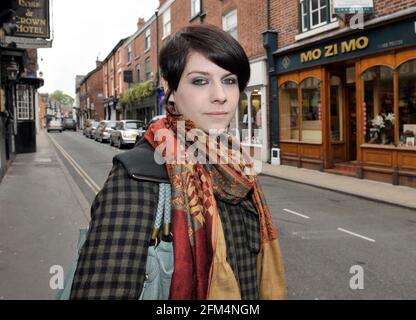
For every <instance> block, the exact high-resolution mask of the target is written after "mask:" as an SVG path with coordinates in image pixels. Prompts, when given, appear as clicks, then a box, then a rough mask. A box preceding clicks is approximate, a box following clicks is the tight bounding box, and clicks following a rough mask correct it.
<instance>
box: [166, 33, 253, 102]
mask: <svg viewBox="0 0 416 320" xmlns="http://www.w3.org/2000/svg"><path fill="white" fill-rule="evenodd" d="M191 51H196V52H198V53H200V54H202V55H203V56H205V57H206V58H207V59H208V60H210V61H212V62H213V63H215V64H216V65H218V66H219V67H221V68H223V69H225V70H227V71H229V72H231V73H232V74H235V75H236V76H237V78H238V87H239V89H240V92H243V91H244V89H245V88H246V86H247V83H248V81H249V80H250V62H249V61H248V58H247V55H246V53H245V52H244V49H243V48H242V47H241V45H240V44H239V43H238V41H237V40H235V39H234V38H233V37H232V36H231V35H230V34H228V33H227V32H225V31H223V30H221V29H219V28H217V27H216V26H213V25H198V26H187V27H184V28H182V29H181V30H179V31H177V32H176V33H174V34H173V35H172V36H171V37H170V38H169V39H168V40H167V42H166V43H165V44H164V46H163V47H162V49H161V50H160V53H159V66H160V73H161V76H162V77H163V79H165V80H166V82H167V83H168V86H169V92H167V93H166V97H165V99H166V100H168V99H169V96H170V94H171V93H172V91H176V90H177V89H178V86H179V82H180V80H181V77H182V74H183V72H184V70H185V66H186V63H187V61H188V56H189V53H190V52H191Z"/></svg>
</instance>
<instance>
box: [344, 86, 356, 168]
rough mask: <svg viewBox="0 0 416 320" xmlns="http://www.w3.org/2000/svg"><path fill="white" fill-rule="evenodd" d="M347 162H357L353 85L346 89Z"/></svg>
mask: <svg viewBox="0 0 416 320" xmlns="http://www.w3.org/2000/svg"><path fill="white" fill-rule="evenodd" d="M346 92H347V94H346V105H347V117H348V121H347V139H348V143H347V144H348V152H347V157H348V161H355V160H357V104H356V95H355V93H356V92H355V85H349V86H347V87H346Z"/></svg>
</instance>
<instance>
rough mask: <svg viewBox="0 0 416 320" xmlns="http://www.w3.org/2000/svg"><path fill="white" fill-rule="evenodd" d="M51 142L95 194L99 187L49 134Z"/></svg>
mask: <svg viewBox="0 0 416 320" xmlns="http://www.w3.org/2000/svg"><path fill="white" fill-rule="evenodd" d="M49 138H50V139H51V141H52V143H53V144H54V145H55V147H56V148H57V149H58V150H59V151H60V152H61V153H62V155H63V156H64V157H65V158H66V159H67V160H68V162H69V163H70V164H71V165H72V167H73V168H74V170H75V171H76V172H77V173H78V174H79V175H80V176H81V178H82V179H83V180H84V182H85V183H86V184H87V185H88V186H89V187H90V188H91V190H92V191H93V192H94V193H95V194H97V193H98V192H99V191H100V190H101V188H100V187H99V186H98V185H97V184H96V183H95V182H94V180H92V178H91V177H90V176H89V175H88V174H87V173H86V172H85V171H84V170H83V169H82V168H81V166H80V165H79V164H78V163H77V162H76V161H75V160H74V159H72V157H71V156H70V155H69V154H68V153H67V152H66V151H65V150H64V149H63V148H62V147H61V146H60V145H59V144H58V143H57V142H56V140H55V138H53V137H52V136H51V135H49Z"/></svg>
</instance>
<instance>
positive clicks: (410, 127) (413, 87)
mask: <svg viewBox="0 0 416 320" xmlns="http://www.w3.org/2000/svg"><path fill="white" fill-rule="evenodd" d="M398 74H399V144H400V145H405V146H408V147H414V145H415V142H414V141H415V137H416V60H411V61H408V62H406V63H404V64H402V65H401V66H400V67H399V68H398Z"/></svg>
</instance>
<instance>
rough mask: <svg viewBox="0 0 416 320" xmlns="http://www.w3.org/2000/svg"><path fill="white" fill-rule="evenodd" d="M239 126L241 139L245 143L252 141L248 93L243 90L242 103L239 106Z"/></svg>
mask: <svg viewBox="0 0 416 320" xmlns="http://www.w3.org/2000/svg"><path fill="white" fill-rule="evenodd" d="M238 118H239V119H238V120H239V121H238V122H239V124H238V128H239V132H240V139H241V141H242V142H244V143H249V142H250V137H249V132H248V99H247V95H246V94H245V93H244V92H243V93H242V94H241V97H240V103H239V108H238Z"/></svg>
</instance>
